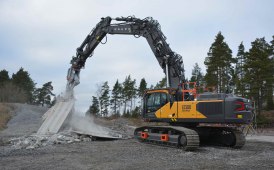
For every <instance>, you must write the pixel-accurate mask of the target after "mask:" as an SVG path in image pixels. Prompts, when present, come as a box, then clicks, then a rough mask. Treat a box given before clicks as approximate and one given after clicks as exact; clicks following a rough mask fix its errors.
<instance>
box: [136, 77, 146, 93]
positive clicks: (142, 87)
mask: <svg viewBox="0 0 274 170" xmlns="http://www.w3.org/2000/svg"><path fill="white" fill-rule="evenodd" d="M146 89H147V82H146V80H145V78H142V79H141V81H140V85H139V88H138V96H139V97H140V98H142V97H143V95H144V92H145V90H146Z"/></svg>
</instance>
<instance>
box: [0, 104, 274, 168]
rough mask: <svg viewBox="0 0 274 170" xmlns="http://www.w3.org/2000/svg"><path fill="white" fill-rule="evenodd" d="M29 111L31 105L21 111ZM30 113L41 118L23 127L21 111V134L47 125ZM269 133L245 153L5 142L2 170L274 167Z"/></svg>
mask: <svg viewBox="0 0 274 170" xmlns="http://www.w3.org/2000/svg"><path fill="white" fill-rule="evenodd" d="M19 107H20V106H19ZM25 107H30V106H22V108H21V109H18V110H24V108H25ZM26 109H27V108H26ZM28 109H31V110H32V111H33V112H32V114H34V113H35V112H38V113H39V115H40V116H37V117H36V118H33V119H32V120H31V122H32V123H27V124H25V126H26V127H25V128H23V124H24V123H26V122H24V121H27V120H26V119H25V117H24V116H22V115H20V114H19V112H18V114H17V116H19V115H20V116H22V117H21V118H24V119H23V120H24V121H23V122H24V123H22V124H21V123H19V122H21V121H20V120H19V118H18V117H17V118H16V117H14V119H15V120H16V121H17V123H18V124H19V125H20V126H22V129H21V130H20V131H19V132H20V133H15V134H16V135H22V133H23V129H25V130H26V132H27V133H30V132H33V131H35V128H37V126H38V125H39V124H40V123H41V121H40V117H41V116H42V112H43V111H44V110H43V108H28ZM38 113H37V114H38ZM112 121H113V120H112ZM35 122H36V123H37V125H35ZM28 124H29V125H28ZM126 124H127V122H126V120H124V119H123V120H119V121H118V125H119V126H121V130H124V131H126V128H128V130H127V131H128V133H130V131H132V127H131V126H129V125H127V126H124V125H126ZM13 125H14V121H13ZM115 126H117V122H116V125H115ZM9 127H13V126H9ZM38 127H39V126H38ZM12 131H15V130H14V129H11V130H9V128H8V129H7V130H5V131H3V132H0V137H1V138H4V137H6V138H7V135H8V134H9V133H8V132H10V133H12ZM267 135H268V136H266V135H263V136H258V135H254V136H249V137H248V138H247V142H246V145H245V146H244V147H243V148H242V149H240V150H236V149H231V148H225V147H213V146H201V147H200V148H199V149H198V150H197V151H195V152H185V151H183V150H180V149H178V148H168V147H162V146H156V145H149V144H143V143H139V142H138V141H136V140H135V139H126V140H125V139H124V140H97V141H91V142H78V143H71V144H56V145H48V146H44V147H40V148H37V149H29V150H27V149H13V148H12V147H11V146H10V145H8V144H4V145H1V146H0V169H119V170H120V169H274V159H273V158H274V140H273V139H274V136H273V135H274V134H272V132H271V130H270V133H269V131H268V134H267ZM271 135H272V136H271Z"/></svg>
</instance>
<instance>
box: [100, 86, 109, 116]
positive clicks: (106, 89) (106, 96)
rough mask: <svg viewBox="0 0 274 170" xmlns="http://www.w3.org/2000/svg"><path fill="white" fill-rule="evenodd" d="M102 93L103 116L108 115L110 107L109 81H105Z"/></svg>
mask: <svg viewBox="0 0 274 170" xmlns="http://www.w3.org/2000/svg"><path fill="white" fill-rule="evenodd" d="M101 94H102V95H101V96H100V97H99V101H100V105H101V114H102V116H104V117H106V116H108V113H109V112H108V107H109V104H110V103H109V98H110V96H109V86H108V82H107V81H106V82H104V84H103V86H102V93H101Z"/></svg>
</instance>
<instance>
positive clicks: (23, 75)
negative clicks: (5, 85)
mask: <svg viewBox="0 0 274 170" xmlns="http://www.w3.org/2000/svg"><path fill="white" fill-rule="evenodd" d="M12 83H13V84H14V85H16V86H18V87H19V88H20V89H21V90H22V91H24V92H25V94H26V95H27V101H28V102H29V103H31V102H32V99H33V97H32V93H33V91H34V89H35V83H34V82H33V80H32V79H31V78H30V75H29V73H28V72H27V71H24V69H23V68H22V67H21V68H20V69H19V71H18V72H17V73H15V74H12Z"/></svg>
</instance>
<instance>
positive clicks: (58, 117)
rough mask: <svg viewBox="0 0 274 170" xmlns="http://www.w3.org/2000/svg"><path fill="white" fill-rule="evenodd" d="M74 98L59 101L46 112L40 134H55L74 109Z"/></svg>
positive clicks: (39, 130) (38, 132)
mask: <svg viewBox="0 0 274 170" xmlns="http://www.w3.org/2000/svg"><path fill="white" fill-rule="evenodd" d="M74 102H75V101H74V99H67V100H64V101H59V102H57V103H56V104H55V105H54V106H53V107H52V108H51V109H49V110H48V111H47V112H46V113H45V114H44V118H45V120H44V122H43V124H42V125H41V127H40V128H39V129H38V131H37V134H38V135H49V134H55V133H57V132H58V131H59V129H60V128H61V126H62V125H63V123H64V121H65V119H66V118H67V117H68V115H69V113H71V112H72V111H73V108H74Z"/></svg>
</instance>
